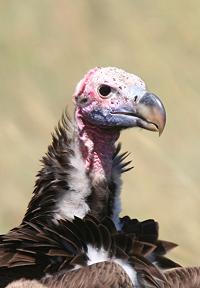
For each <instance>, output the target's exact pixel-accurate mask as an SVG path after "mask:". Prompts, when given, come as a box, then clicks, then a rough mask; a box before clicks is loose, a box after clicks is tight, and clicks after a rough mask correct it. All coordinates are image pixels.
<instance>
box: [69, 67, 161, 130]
mask: <svg viewBox="0 0 200 288" xmlns="http://www.w3.org/2000/svg"><path fill="white" fill-rule="evenodd" d="M74 99H75V103H76V106H77V108H76V117H77V120H79V121H80V120H81V121H83V122H84V124H85V125H87V124H90V125H93V126H96V127H98V128H102V129H107V130H109V129H110V130H111V129H112V131H113V130H114V131H117V130H120V129H123V128H130V127H141V128H144V129H147V130H150V131H157V132H159V134H161V133H162V131H163V129H164V127H165V122H166V113H165V109H164V106H163V104H162V102H161V101H160V99H159V98H158V97H157V96H156V95H155V94H153V93H150V92H149V91H148V90H147V88H146V85H145V83H144V81H143V80H142V79H141V78H139V77H138V76H136V75H134V74H130V73H127V72H125V71H124V70H122V69H119V68H115V67H105V68H94V69H91V70H90V71H89V72H88V73H87V74H86V75H85V76H84V78H83V79H82V80H81V81H80V82H79V83H78V85H77V87H76V90H75V94H74Z"/></svg>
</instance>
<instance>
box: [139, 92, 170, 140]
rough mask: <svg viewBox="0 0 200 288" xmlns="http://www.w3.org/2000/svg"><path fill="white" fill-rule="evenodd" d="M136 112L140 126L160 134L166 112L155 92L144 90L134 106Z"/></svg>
mask: <svg viewBox="0 0 200 288" xmlns="http://www.w3.org/2000/svg"><path fill="white" fill-rule="evenodd" d="M136 114H137V115H138V116H139V117H141V123H140V124H141V127H142V128H144V129H147V130H150V131H156V132H159V135H161V134H162V132H163V130H164V127H165V123H166V112H165V108H164V106H163V104H162V102H161V100H160V99H159V98H158V97H157V96H156V95H155V94H153V93H149V92H146V93H145V94H144V96H142V97H141V98H140V100H139V102H138V103H137V106H136ZM142 119H144V121H143V120H142Z"/></svg>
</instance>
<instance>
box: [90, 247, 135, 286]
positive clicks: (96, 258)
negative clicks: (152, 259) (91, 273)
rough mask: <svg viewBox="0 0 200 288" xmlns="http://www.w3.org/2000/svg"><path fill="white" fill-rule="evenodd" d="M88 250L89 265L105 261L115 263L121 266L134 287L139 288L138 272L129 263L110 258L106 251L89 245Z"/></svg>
mask: <svg viewBox="0 0 200 288" xmlns="http://www.w3.org/2000/svg"><path fill="white" fill-rule="evenodd" d="M87 248H88V252H87V256H88V258H89V260H88V262H87V265H92V264H95V263H99V262H104V261H113V262H115V263H117V264H119V265H120V266H121V267H122V268H123V269H124V270H125V272H126V273H127V275H128V276H129V278H130V279H131V281H132V283H133V285H134V287H139V286H137V285H138V281H137V272H136V271H135V270H134V269H133V268H132V267H131V265H130V264H129V263H128V262H127V261H125V260H122V259H118V258H110V257H109V256H108V252H107V251H105V250H104V249H103V248H100V249H97V248H95V247H92V246H91V245H87Z"/></svg>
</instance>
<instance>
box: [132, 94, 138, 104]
mask: <svg viewBox="0 0 200 288" xmlns="http://www.w3.org/2000/svg"><path fill="white" fill-rule="evenodd" d="M137 99H138V96H137V95H136V96H135V97H134V99H133V101H134V103H136V102H137Z"/></svg>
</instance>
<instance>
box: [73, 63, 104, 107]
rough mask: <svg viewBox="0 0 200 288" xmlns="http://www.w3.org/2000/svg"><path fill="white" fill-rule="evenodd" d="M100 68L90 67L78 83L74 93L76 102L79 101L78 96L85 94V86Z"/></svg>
mask: <svg viewBox="0 0 200 288" xmlns="http://www.w3.org/2000/svg"><path fill="white" fill-rule="evenodd" d="M98 69H99V67H95V68H93V69H90V70H89V71H88V72H87V73H86V74H85V76H84V77H83V79H81V80H80V81H79V82H78V84H77V85H76V88H75V91H74V94H73V101H74V102H75V103H76V102H77V98H78V97H79V96H80V95H82V94H83V92H84V90H85V86H86V85H87V83H88V81H89V79H90V77H91V76H92V75H93V74H94V73H95V72H96V71H97V70H98Z"/></svg>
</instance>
